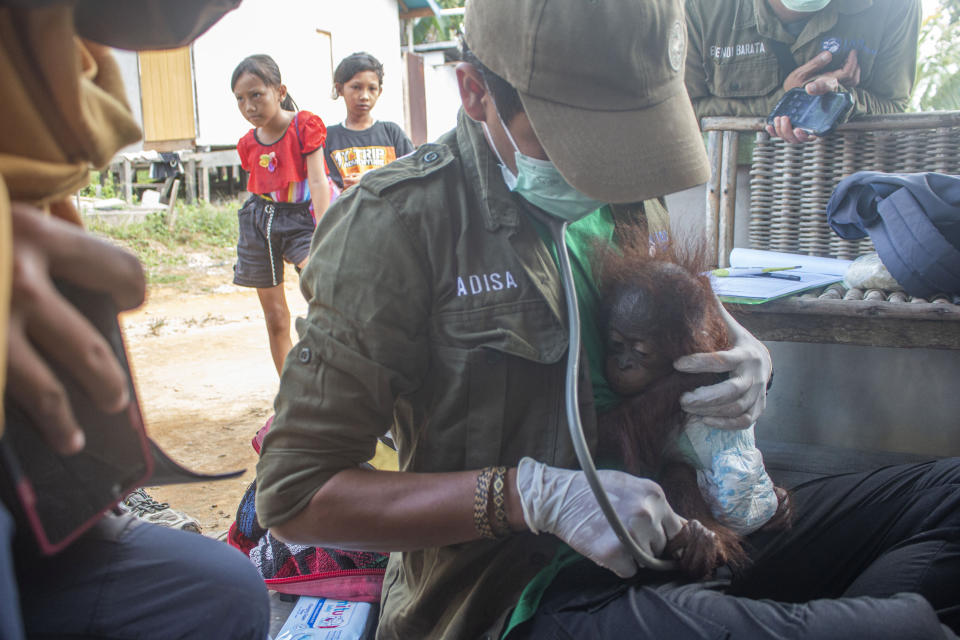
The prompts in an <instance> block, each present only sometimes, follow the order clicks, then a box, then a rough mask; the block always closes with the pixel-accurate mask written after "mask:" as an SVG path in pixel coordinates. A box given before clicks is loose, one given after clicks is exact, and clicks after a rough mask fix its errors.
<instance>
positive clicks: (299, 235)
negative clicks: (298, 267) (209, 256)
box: [233, 195, 317, 289]
mask: <svg viewBox="0 0 960 640" xmlns="http://www.w3.org/2000/svg"><path fill="white" fill-rule="evenodd" d="M238 215H239V221H240V239H239V241H238V242H237V263H236V264H235V265H234V267H233V283H234V284H238V285H240V286H243V287H256V288H258V289H266V288H269V287H275V286H277V285H279V284H280V283H282V282H283V261H284V260H286V261H287V262H289V263H291V264H299V263H300V262H301V261H303V259H304V258H306V257H307V255H309V253H310V240H311V238H312V237H313V230H314V228H315V227H316V225H317V223H316V220H314V218H313V214H312V213H311V211H310V202H309V201H308V202H296V203H293V202H271V201H270V200H265V199H263V198H261V197H260V196H258V195H252V196H250V197H249V198H248V199H247V201H246V202H245V203H244V204H243V207H242V208H241V209H240V213H239V214H238Z"/></svg>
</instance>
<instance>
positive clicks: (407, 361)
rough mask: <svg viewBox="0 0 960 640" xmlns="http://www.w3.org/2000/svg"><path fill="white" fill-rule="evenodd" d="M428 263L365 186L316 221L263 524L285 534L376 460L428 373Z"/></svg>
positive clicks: (270, 457) (266, 453)
mask: <svg viewBox="0 0 960 640" xmlns="http://www.w3.org/2000/svg"><path fill="white" fill-rule="evenodd" d="M424 255H425V252H424V251H421V250H418V249H417V248H416V242H415V239H414V236H413V233H411V232H410V230H409V229H408V228H406V226H405V225H404V223H403V222H402V221H401V220H400V218H399V217H398V215H397V211H396V210H395V209H394V208H393V206H392V205H391V204H390V203H389V202H387V201H386V200H384V199H382V198H380V197H378V196H376V195H374V194H373V193H371V192H370V191H368V190H367V189H365V188H364V187H363V183H361V186H359V187H355V188H354V189H352V190H350V191H348V192H346V193H345V194H344V195H343V196H341V197H340V199H338V201H337V202H336V203H335V204H334V206H333V207H331V209H330V210H329V211H328V212H327V214H326V215H324V216H323V218H322V219H321V221H320V223H319V225H318V227H317V230H316V233H315V235H314V240H313V247H312V250H311V255H310V260H309V263H308V265H307V267H306V268H305V269H304V272H303V277H302V281H301V282H302V283H301V287H302V289H303V292H304V294H305V295H306V297H307V299H308V300H309V302H310V305H309V311H308V316H307V318H306V320H305V321H303V320H301V321H298V325H297V329H298V332H299V333H300V340H299V342H298V343H297V344H296V345H295V346H294V348H293V349H292V350H291V352H290V354H289V355H288V356H287V359H286V362H285V364H284V368H283V374H282V376H281V381H280V391H279V393H278V395H277V398H276V401H275V411H276V417H275V418H274V422H273V426H272V427H271V430H270V432H269V433H268V434H267V436H266V438H265V440H264V443H263V449H262V452H261V457H260V461H259V463H258V464H257V484H258V486H257V515H258V517H259V519H260V522H261V523H262V524H263V526H266V527H270V526H274V525H276V524H279V523H282V522H285V521H287V520H289V519H290V518H291V517H293V516H295V515H296V514H297V513H299V512H300V511H301V510H302V509H303V508H304V507H306V505H307V504H308V503H309V501H310V499H311V498H312V496H313V494H314V493H316V491H317V490H318V489H319V488H320V487H321V486H322V485H323V483H324V482H326V481H327V480H328V479H329V478H330V477H332V476H333V475H334V474H336V473H337V472H339V471H341V470H343V469H346V468H351V467H356V466H357V465H360V464H361V463H363V462H366V461H367V460H369V459H370V458H372V457H373V453H374V448H375V446H376V441H377V437H378V436H380V435H382V434H384V433H385V432H386V431H387V429H388V428H389V427H390V425H391V424H392V422H393V408H394V400H395V398H396V397H397V396H398V395H400V394H403V393H405V392H408V391H410V390H412V389H414V388H416V387H417V386H418V385H419V382H420V380H422V377H423V372H424V371H425V369H426V367H427V361H428V360H427V359H428V355H427V354H428V353H429V351H428V349H427V346H426V326H425V324H426V318H427V315H428V311H429V307H430V302H429V300H430V297H429V290H428V284H427V283H429V282H430V280H429V279H428V278H427V277H425V270H426V267H425V258H424V257H423V256H424Z"/></svg>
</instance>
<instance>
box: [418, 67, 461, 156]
mask: <svg viewBox="0 0 960 640" xmlns="http://www.w3.org/2000/svg"><path fill="white" fill-rule="evenodd" d="M443 58H444V56H443V52H442V51H433V52H430V53H425V54H423V86H424V92H425V93H426V96H427V140H429V141H430V142H433V141H434V140H436V139H437V138H438V137H439V136H440V135H441V134H444V133H446V132H447V131H449V130H450V129H453V127H454V126H456V124H457V111H458V110H459V109H460V91H459V89H458V88H457V74H456V70H455V67H456V65H453V64H445V63H444V61H443Z"/></svg>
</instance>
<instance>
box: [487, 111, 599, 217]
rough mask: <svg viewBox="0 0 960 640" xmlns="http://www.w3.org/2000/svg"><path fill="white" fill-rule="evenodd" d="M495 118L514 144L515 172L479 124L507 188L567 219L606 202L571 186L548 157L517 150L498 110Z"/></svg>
mask: <svg viewBox="0 0 960 640" xmlns="http://www.w3.org/2000/svg"><path fill="white" fill-rule="evenodd" d="M497 119H498V120H499V121H500V126H501V127H503V130H504V132H505V133H506V134H507V139H508V140H510V144H511V145H512V146H513V158H514V162H516V164H517V174H516V175H514V174H513V172H512V171H510V168H509V167H508V166H507V164H506V163H505V162H504V161H503V158H501V157H500V152H499V151H498V150H497V146H496V145H495V144H493V137H492V136H491V135H490V130H489V129H488V128H487V123H486V122H483V123H481V125H482V126H483V130H484V133H486V134H487V141H488V142H489V143H490V147H491V148H492V149H493V152H494V153H495V154H496V155H497V160H499V161H500V173H501V174H502V175H503V182H504V183H505V184H506V185H507V188H508V189H510V191H515V192H516V193H518V194H519V195H520V196H522V197H523V199H524V200H526V201H527V202H529V203H530V204H532V205H535V206H537V207H540V208H541V209H543V210H544V211H546V212H547V213H549V214H551V215H553V216H555V217H557V218H560V219H562V220H567V221H568V222H576V221H577V220H580V219H581V218H584V217H586V216H588V215H590V214H591V213H593V212H594V211H596V210H597V209H599V208H600V207H602V206H604V205H605V204H606V203H605V202H601V201H599V200H594V199H592V198H588V197H587V196H585V195H584V194H582V193H580V192H579V191H577V190H576V189H574V188H573V187H572V186H570V183H568V182H567V181H566V180H565V179H564V177H563V176H562V175H560V172H559V171H557V168H556V167H555V166H554V165H553V163H552V162H550V161H549V160H538V159H537V158H531V157H530V156H527V155H524V154H522V153H520V149H519V148H518V147H517V143H516V142H514V140H513V136H512V135H510V130H509V129H508V128H507V125H506V124H505V123H504V122H503V120H502V119H501V118H500V114H499V113H497Z"/></svg>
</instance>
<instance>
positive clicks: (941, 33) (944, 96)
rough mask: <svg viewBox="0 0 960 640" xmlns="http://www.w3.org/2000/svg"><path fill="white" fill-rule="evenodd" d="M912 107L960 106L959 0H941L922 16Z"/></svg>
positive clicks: (939, 108)
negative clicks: (930, 11) (934, 7)
mask: <svg viewBox="0 0 960 640" xmlns="http://www.w3.org/2000/svg"><path fill="white" fill-rule="evenodd" d="M912 107H913V109H915V110H917V111H934V110H954V109H960V0H939V3H938V6H937V7H936V9H934V11H933V12H932V13H930V14H929V15H927V16H925V17H924V19H923V23H922V25H921V27H920V46H919V55H918V59H917V83H916V86H915V87H914V91H913V99H912Z"/></svg>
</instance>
